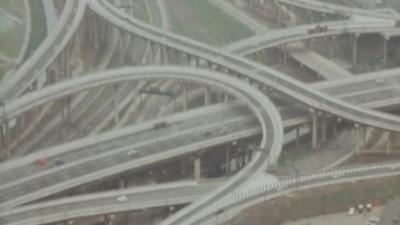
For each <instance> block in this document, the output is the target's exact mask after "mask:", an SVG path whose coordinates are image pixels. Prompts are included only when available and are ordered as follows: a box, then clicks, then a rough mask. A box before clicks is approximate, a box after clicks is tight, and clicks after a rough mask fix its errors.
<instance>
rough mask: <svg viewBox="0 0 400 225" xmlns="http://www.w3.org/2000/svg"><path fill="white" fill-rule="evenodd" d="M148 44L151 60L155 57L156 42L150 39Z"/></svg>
mask: <svg viewBox="0 0 400 225" xmlns="http://www.w3.org/2000/svg"><path fill="white" fill-rule="evenodd" d="M149 45H150V55H151V59H152V60H153V61H155V59H156V44H155V43H154V42H152V41H150V43H149Z"/></svg>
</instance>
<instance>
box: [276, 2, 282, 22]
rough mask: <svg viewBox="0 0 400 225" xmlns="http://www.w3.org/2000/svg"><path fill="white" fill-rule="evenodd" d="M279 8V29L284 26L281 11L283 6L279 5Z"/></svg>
mask: <svg viewBox="0 0 400 225" xmlns="http://www.w3.org/2000/svg"><path fill="white" fill-rule="evenodd" d="M276 5H277V8H278V27H281V26H282V9H281V4H280V3H277V4H276Z"/></svg>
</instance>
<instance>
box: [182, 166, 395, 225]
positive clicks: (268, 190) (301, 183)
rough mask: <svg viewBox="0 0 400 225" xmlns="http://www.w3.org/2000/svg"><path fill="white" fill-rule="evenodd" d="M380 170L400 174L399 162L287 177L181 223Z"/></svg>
mask: <svg viewBox="0 0 400 225" xmlns="http://www.w3.org/2000/svg"><path fill="white" fill-rule="evenodd" d="M381 170H384V171H383V173H390V172H392V173H398V174H400V162H395V163H387V164H386V163H385V164H373V165H367V166H361V167H348V168H342V169H338V170H331V171H322V172H318V173H309V174H304V175H300V176H295V177H287V178H284V179H281V180H280V181H278V182H275V183H270V184H267V185H264V186H259V187H255V188H252V189H249V190H248V191H247V192H244V193H238V194H234V195H233V196H231V197H229V198H225V199H223V200H221V201H219V202H216V203H215V204H213V205H212V206H211V207H208V208H207V209H206V210H204V211H202V212H200V213H198V214H197V215H195V216H193V217H191V218H190V219H189V220H187V221H186V222H185V223H183V225H193V224H198V223H201V222H204V221H205V220H207V219H209V218H210V217H213V216H215V215H217V214H220V213H222V212H224V211H227V210H231V209H233V208H235V207H238V206H240V205H242V204H245V203H247V202H249V201H252V200H254V199H256V198H258V197H265V196H266V195H273V194H278V193H281V192H285V191H288V190H290V189H293V188H295V189H301V188H302V187H303V188H307V186H315V185H317V183H319V184H320V183H323V184H326V185H330V184H335V183H337V182H340V181H341V182H343V180H347V179H349V178H355V177H357V176H358V177H360V176H361V177H363V176H365V175H370V174H372V173H377V172H380V171H381Z"/></svg>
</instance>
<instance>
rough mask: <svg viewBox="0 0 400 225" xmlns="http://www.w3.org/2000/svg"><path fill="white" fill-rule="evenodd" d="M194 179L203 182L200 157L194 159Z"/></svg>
mask: <svg viewBox="0 0 400 225" xmlns="http://www.w3.org/2000/svg"><path fill="white" fill-rule="evenodd" d="M194 179H195V180H196V182H199V181H200V180H201V159H200V155H196V156H195V158H194Z"/></svg>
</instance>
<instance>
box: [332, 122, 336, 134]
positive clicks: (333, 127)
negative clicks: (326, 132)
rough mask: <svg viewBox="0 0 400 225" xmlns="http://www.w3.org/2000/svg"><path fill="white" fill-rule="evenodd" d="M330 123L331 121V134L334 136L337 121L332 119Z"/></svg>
mask: <svg viewBox="0 0 400 225" xmlns="http://www.w3.org/2000/svg"><path fill="white" fill-rule="evenodd" d="M332 123H333V124H332V134H333V136H336V135H337V122H336V121H333V122H332Z"/></svg>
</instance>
